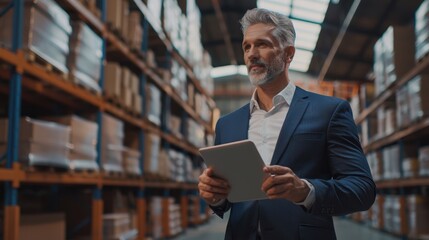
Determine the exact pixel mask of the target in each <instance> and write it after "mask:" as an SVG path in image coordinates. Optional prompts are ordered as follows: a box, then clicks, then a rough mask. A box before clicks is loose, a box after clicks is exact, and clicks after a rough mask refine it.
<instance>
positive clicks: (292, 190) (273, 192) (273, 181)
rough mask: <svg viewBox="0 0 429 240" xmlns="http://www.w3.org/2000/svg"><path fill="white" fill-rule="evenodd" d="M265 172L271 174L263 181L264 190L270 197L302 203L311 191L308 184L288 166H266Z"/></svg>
mask: <svg viewBox="0 0 429 240" xmlns="http://www.w3.org/2000/svg"><path fill="white" fill-rule="evenodd" d="M264 172H266V173H269V174H270V175H271V176H269V177H268V178H267V179H265V181H264V182H263V183H262V191H264V192H265V194H267V196H268V198H270V199H275V198H283V199H287V200H289V201H292V202H295V203H300V202H303V201H304V200H305V198H306V197H307V195H308V193H309V192H310V188H309V187H308V185H307V184H306V183H305V182H304V181H303V180H301V179H300V178H299V177H297V176H296V175H295V173H294V172H293V171H292V170H291V169H290V168H288V167H284V166H278V165H274V166H266V167H264Z"/></svg>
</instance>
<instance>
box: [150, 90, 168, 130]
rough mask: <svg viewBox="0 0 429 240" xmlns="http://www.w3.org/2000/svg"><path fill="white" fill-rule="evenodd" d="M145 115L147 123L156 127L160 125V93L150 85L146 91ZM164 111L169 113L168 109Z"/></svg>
mask: <svg viewBox="0 0 429 240" xmlns="http://www.w3.org/2000/svg"><path fill="white" fill-rule="evenodd" d="M146 97H147V98H146V99H147V102H146V113H147V117H148V119H149V121H151V122H153V123H154V124H156V125H158V126H159V125H161V113H162V112H161V102H162V101H161V91H160V90H159V89H158V88H157V87H156V86H155V85H152V84H148V85H147V89H146ZM165 111H169V110H168V109H167V110H165Z"/></svg>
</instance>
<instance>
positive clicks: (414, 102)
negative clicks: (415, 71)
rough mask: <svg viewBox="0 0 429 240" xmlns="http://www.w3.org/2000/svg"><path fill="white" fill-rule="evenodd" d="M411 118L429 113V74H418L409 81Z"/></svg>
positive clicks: (415, 119) (415, 118) (418, 118)
mask: <svg viewBox="0 0 429 240" xmlns="http://www.w3.org/2000/svg"><path fill="white" fill-rule="evenodd" d="M408 97H409V106H410V120H411V121H417V120H420V119H422V118H423V117H425V116H428V115H429V74H422V75H418V76H416V77H415V78H413V79H412V80H410V81H409V82H408Z"/></svg>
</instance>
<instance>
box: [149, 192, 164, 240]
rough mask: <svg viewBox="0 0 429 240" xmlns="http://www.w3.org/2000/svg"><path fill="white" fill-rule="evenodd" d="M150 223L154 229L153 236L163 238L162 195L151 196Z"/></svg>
mask: <svg viewBox="0 0 429 240" xmlns="http://www.w3.org/2000/svg"><path fill="white" fill-rule="evenodd" d="M148 223H149V225H150V227H151V230H152V237H153V238H155V239H160V238H162V237H163V236H162V233H163V227H162V197H155V196H153V197H151V198H150V203H149V218H148Z"/></svg>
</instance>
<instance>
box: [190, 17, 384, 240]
mask: <svg viewBox="0 0 429 240" xmlns="http://www.w3.org/2000/svg"><path fill="white" fill-rule="evenodd" d="M241 24H242V29H243V35H244V38H243V44H242V46H243V51H244V61H245V63H246V66H247V68H248V73H249V78H250V81H251V82H252V84H253V85H254V86H255V87H256V90H255V92H254V93H253V96H252V99H251V102H250V103H249V104H247V105H245V106H244V107H242V108H240V109H238V110H236V111H235V112H233V113H230V114H228V115H226V116H224V117H222V118H221V119H219V121H218V123H217V126H216V138H215V144H223V143H228V142H234V141H238V140H243V139H250V140H252V141H253V142H254V143H255V144H256V146H257V148H258V151H259V152H260V154H261V156H262V158H263V160H264V161H265V163H266V165H267V166H266V167H264V169H263V170H264V171H265V172H267V173H269V174H270V175H271V177H269V178H268V179H266V180H265V181H264V182H263V183H262V184H261V189H262V190H263V191H264V192H265V193H266V195H267V196H268V199H267V200H259V201H247V202H240V203H230V202H228V200H226V197H227V196H228V192H229V191H230V187H229V185H228V182H227V181H226V180H224V179H221V178H217V177H215V174H214V172H213V170H212V169H210V168H208V169H206V170H205V171H204V172H203V173H202V174H201V176H200V178H199V180H200V182H199V184H198V188H199V191H200V196H201V197H202V198H203V199H205V201H207V202H208V203H209V204H210V205H211V208H212V209H213V210H214V212H215V213H216V214H217V215H219V216H220V217H223V214H224V212H226V211H228V210H231V213H230V218H229V221H228V225H227V229H226V234H225V239H234V240H251V239H268V240H275V239H282V240H284V239H308V240H314V239H323V240H324V239H336V236H335V231H334V226H333V221H332V216H333V215H344V214H348V213H352V212H355V211H363V210H367V209H368V208H369V207H370V206H371V205H372V203H373V202H374V199H375V194H376V193H375V184H374V182H373V180H372V177H371V174H370V170H369V166H368V164H367V161H366V158H365V156H364V154H363V151H362V149H361V146H360V143H359V139H358V135H357V130H356V125H355V124H354V121H353V117H352V113H351V109H350V106H349V104H348V103H347V102H346V101H343V100H340V99H337V98H332V97H326V96H321V95H317V94H314V93H310V92H307V91H304V90H302V89H300V88H299V87H295V86H294V85H293V83H292V82H291V81H290V80H289V76H288V68H289V65H290V63H291V62H292V59H293V57H294V54H295V48H294V41H295V30H294V28H293V25H292V22H291V21H290V19H288V18H287V17H286V16H284V15H281V14H279V13H275V12H271V11H268V10H265V9H253V10H249V11H247V13H246V14H245V15H244V17H243V18H242V20H241ZM245 170H246V168H245V166H243V171H245Z"/></svg>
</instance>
